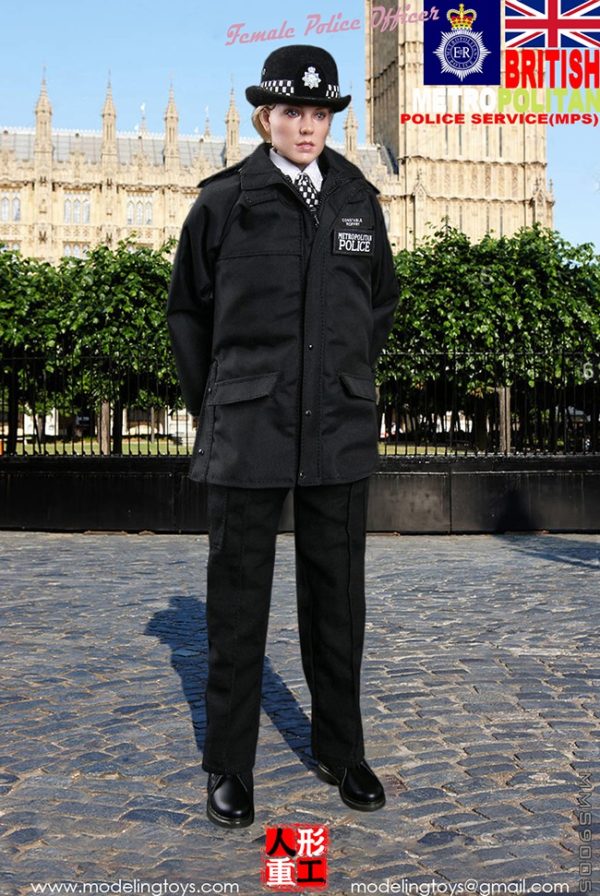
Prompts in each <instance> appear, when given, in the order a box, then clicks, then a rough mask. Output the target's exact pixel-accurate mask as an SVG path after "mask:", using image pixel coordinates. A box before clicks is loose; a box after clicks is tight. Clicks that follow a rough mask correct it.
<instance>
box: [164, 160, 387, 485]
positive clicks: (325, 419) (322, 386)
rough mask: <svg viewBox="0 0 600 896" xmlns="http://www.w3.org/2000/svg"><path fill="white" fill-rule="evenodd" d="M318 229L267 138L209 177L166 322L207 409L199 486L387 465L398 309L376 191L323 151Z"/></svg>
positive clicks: (194, 470)
mask: <svg viewBox="0 0 600 896" xmlns="http://www.w3.org/2000/svg"><path fill="white" fill-rule="evenodd" d="M319 165H320V166H321V168H322V170H323V171H324V172H325V178H324V181H323V185H322V189H321V197H320V205H319V210H318V219H319V220H318V226H316V225H315V221H314V219H313V216H312V215H311V212H310V210H309V209H308V207H307V206H306V204H305V203H304V202H303V200H302V198H301V197H300V195H299V194H298V192H297V191H296V188H295V187H294V186H293V185H292V184H291V182H289V181H287V180H286V179H285V177H284V176H283V175H282V173H281V171H280V170H279V169H278V168H277V167H276V166H275V165H273V163H272V162H271V160H270V158H269V145H268V144H266V143H263V144H261V145H260V146H258V147H257V149H256V150H255V151H254V152H252V153H251V155H250V156H248V157H247V158H246V159H244V160H243V161H242V162H241V163H239V164H238V165H234V166H232V167H231V168H227V169H225V170H224V171H222V172H219V173H218V174H216V175H213V176H212V177H209V178H206V179H205V180H203V181H201V182H200V184H199V186H201V187H203V189H202V192H201V194H200V196H199V197H198V199H197V200H196V202H195V203H194V205H193V206H192V208H191V209H190V212H189V214H188V216H187V218H186V220H185V222H184V224H183V228H182V231H181V237H180V240H179V244H178V248H177V252H176V255H175V260H174V265H173V274H172V279H171V285H170V289H169V297H168V303H167V322H168V327H169V334H170V338H171V343H172V346H173V350H174V354H175V361H176V365H177V371H178V376H179V380H180V384H181V389H182V393H183V398H184V401H185V404H186V407H187V409H188V411H189V412H190V413H191V414H194V415H199V422H198V430H197V433H196V440H195V444H194V449H193V456H192V459H191V463H190V468H189V477H190V478H191V479H193V480H195V481H198V482H209V483H214V484H220V485H231V486H242V487H246V488H268V487H276V486H289V487H293V486H295V485H299V486H302V485H307V486H309V485H310V486H312V485H324V484H332V483H336V482H338V483H342V482H352V481H354V480H356V479H361V478H363V477H365V476H368V475H369V474H370V473H372V472H373V469H374V468H375V466H376V465H377V461H378V452H377V442H378V420H377V411H376V392H375V383H374V367H375V363H376V361H377V357H378V355H379V353H380V352H381V349H382V348H383V346H384V344H385V342H386V339H387V336H388V333H389V331H390V329H391V326H392V322H393V315H394V310H395V307H396V304H397V301H398V284H397V280H396V276H395V271H394V264H393V258H392V253H391V250H390V246H389V242H388V238H387V234H386V228H385V223H384V220H383V214H382V211H381V207H380V205H379V202H378V200H377V193H378V190H377V189H376V188H375V187H374V186H373V185H372V184H370V183H369V182H368V181H367V180H366V179H365V177H364V175H363V174H362V172H361V171H360V169H359V168H357V167H356V166H355V165H353V164H351V163H350V162H348V161H347V160H346V159H345V158H344V157H343V156H342V155H340V154H339V153H337V152H335V151H334V150H332V149H330V148H329V147H325V149H324V150H323V152H322V154H321V156H320V157H319Z"/></svg>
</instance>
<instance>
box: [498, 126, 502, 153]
mask: <svg viewBox="0 0 600 896" xmlns="http://www.w3.org/2000/svg"><path fill="white" fill-rule="evenodd" d="M498 156H499V157H500V158H502V126H501V125H498Z"/></svg>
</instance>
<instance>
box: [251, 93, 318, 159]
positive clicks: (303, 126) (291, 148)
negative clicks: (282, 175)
mask: <svg viewBox="0 0 600 896" xmlns="http://www.w3.org/2000/svg"><path fill="white" fill-rule="evenodd" d="M331 118H332V116H331V110H330V109H328V108H327V106H291V105H290V106H288V105H286V104H284V103H278V104H277V105H276V106H275V107H274V108H273V109H263V111H262V122H263V125H264V127H265V130H266V131H267V132H268V133H269V135H270V137H271V144H272V146H273V148H274V149H276V150H277V152H278V153H280V154H281V155H282V156H285V157H286V158H288V159H289V160H290V162H293V163H294V165H298V167H299V168H305V167H306V166H307V165H310V163H311V162H312V161H313V159H316V158H317V156H319V155H320V154H321V153H322V152H323V147H324V146H325V138H326V137H327V134H328V133H329V128H330V127H331Z"/></svg>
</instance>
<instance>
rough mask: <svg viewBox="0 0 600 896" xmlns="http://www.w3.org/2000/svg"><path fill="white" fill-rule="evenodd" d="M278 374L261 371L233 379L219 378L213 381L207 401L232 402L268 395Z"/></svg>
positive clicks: (276, 372) (213, 402) (217, 402)
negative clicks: (257, 373)
mask: <svg viewBox="0 0 600 896" xmlns="http://www.w3.org/2000/svg"><path fill="white" fill-rule="evenodd" d="M278 376H279V373H278V371H274V372H273V373H261V374H259V375H258V376H240V377H237V378H236V379H234V380H221V382H218V383H215V385H214V388H213V390H212V394H211V395H209V398H208V403H209V404H233V402H235V401H250V400H251V399H253V398H262V397H263V396H264V395H270V394H271V392H272V391H273V386H274V385H275V381H276V380H277V377H278Z"/></svg>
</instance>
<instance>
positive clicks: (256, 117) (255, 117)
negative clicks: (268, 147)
mask: <svg viewBox="0 0 600 896" xmlns="http://www.w3.org/2000/svg"><path fill="white" fill-rule="evenodd" d="M276 105H277V103H271V104H270V105H266V104H263V105H262V106H256V108H255V109H254V111H253V112H252V124H253V125H254V127H255V129H256V130H257V131H258V133H259V134H260V136H261V137H262V139H263V140H264V141H265V143H270V142H271V135H270V134H269V132H268V131H267V130H266V129H265V126H264V125H263V123H262V120H261V115H262V111H263V109H268V110H269V112H270V111H271V109H274V108H275V106H276ZM328 111H329V127H331V123H332V122H333V116H334V112H333V110H332V109H329V110H328Z"/></svg>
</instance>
